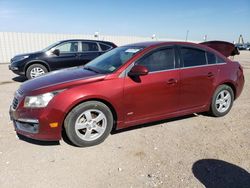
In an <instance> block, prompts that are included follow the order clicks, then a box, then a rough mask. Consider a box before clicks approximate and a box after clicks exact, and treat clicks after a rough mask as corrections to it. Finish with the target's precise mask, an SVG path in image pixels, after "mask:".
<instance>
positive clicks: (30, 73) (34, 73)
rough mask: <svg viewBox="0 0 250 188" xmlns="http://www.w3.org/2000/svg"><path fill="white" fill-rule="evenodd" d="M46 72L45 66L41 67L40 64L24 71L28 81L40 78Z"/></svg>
mask: <svg viewBox="0 0 250 188" xmlns="http://www.w3.org/2000/svg"><path fill="white" fill-rule="evenodd" d="M47 72H48V70H47V68H46V67H45V66H43V65H41V64H33V65H31V66H29V67H28V69H27V71H26V77H27V78H28V79H32V78H35V77H38V76H41V75H43V74H45V73H47Z"/></svg>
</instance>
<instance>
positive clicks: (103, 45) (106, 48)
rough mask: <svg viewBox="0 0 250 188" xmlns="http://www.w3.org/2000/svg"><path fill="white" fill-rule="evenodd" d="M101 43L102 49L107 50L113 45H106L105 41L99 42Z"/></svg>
mask: <svg viewBox="0 0 250 188" xmlns="http://www.w3.org/2000/svg"><path fill="white" fill-rule="evenodd" d="M99 44H100V47H101V49H102V51H107V50H109V49H111V46H109V45H106V44H103V43H99Z"/></svg>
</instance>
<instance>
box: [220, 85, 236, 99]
mask: <svg viewBox="0 0 250 188" xmlns="http://www.w3.org/2000/svg"><path fill="white" fill-rule="evenodd" d="M220 85H228V86H229V87H231V88H232V90H233V93H234V100H235V99H236V94H237V93H236V87H235V85H234V84H233V83H232V82H223V83H221V84H220ZM220 85H218V86H220Z"/></svg>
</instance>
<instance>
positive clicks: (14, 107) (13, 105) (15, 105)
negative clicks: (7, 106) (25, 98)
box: [12, 97, 18, 110]
mask: <svg viewBox="0 0 250 188" xmlns="http://www.w3.org/2000/svg"><path fill="white" fill-rule="evenodd" d="M17 105H18V99H17V98H16V97H14V99H13V102H12V108H13V109H14V110H15V109H16V108H17Z"/></svg>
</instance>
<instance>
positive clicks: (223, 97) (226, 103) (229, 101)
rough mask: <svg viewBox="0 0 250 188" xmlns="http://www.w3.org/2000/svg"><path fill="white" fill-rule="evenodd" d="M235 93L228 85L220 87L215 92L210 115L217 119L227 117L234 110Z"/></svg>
mask: <svg viewBox="0 0 250 188" xmlns="http://www.w3.org/2000/svg"><path fill="white" fill-rule="evenodd" d="M233 101H234V92H233V90H232V88H231V87H230V86H228V85H220V86H219V87H218V88H217V89H216V90H215V92H214V95H213V98H212V103H211V106H210V113H211V115H213V116H215V117H221V116H224V115H226V114H227V113H228V112H229V111H230V110H231V108H232V106H233Z"/></svg>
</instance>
